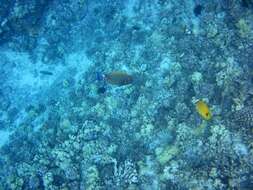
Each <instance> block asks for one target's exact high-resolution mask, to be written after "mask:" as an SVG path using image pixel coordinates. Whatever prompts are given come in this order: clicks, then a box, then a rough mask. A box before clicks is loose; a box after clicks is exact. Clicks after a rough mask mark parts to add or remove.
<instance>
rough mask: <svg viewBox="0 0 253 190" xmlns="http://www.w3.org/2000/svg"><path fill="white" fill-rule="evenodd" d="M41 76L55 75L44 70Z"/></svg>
mask: <svg viewBox="0 0 253 190" xmlns="http://www.w3.org/2000/svg"><path fill="white" fill-rule="evenodd" d="M40 74H43V75H53V73H52V72H50V71H44V70H42V71H40Z"/></svg>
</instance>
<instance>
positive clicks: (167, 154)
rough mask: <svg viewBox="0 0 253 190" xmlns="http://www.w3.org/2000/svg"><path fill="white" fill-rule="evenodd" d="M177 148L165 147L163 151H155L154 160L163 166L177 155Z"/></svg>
mask: <svg viewBox="0 0 253 190" xmlns="http://www.w3.org/2000/svg"><path fill="white" fill-rule="evenodd" d="M179 152H180V151H179V148H178V147H177V146H175V145H171V146H167V147H165V148H164V149H162V148H157V149H156V150H155V153H156V158H157V160H158V162H159V163H160V164H161V165H165V164H166V163H168V162H169V161H171V160H172V159H173V158H175V157H176V156H177V155H178V154H179Z"/></svg>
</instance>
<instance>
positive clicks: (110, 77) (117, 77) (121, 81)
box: [105, 71, 133, 86]
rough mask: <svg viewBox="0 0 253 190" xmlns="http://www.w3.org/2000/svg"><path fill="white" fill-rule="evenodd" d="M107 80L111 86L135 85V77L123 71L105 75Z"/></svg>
mask: <svg viewBox="0 0 253 190" xmlns="http://www.w3.org/2000/svg"><path fill="white" fill-rule="evenodd" d="M105 80H106V82H108V83H109V84H114V85H118V86H124V85H128V84H132V83H133V76H132V75H129V74H127V73H125V72H122V71H113V72H111V73H108V74H105Z"/></svg>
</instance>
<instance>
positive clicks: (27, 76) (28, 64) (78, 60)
mask: <svg viewBox="0 0 253 190" xmlns="http://www.w3.org/2000/svg"><path fill="white" fill-rule="evenodd" d="M1 56H4V57H6V58H7V61H8V62H11V63H13V64H12V65H15V66H14V67H12V68H11V69H9V70H8V74H7V75H6V76H7V81H6V83H5V84H4V86H2V88H3V89H4V88H5V87H10V88H11V89H12V91H11V92H10V93H9V94H7V96H9V97H10V99H11V104H12V106H14V107H17V108H19V109H20V112H19V116H18V118H17V119H16V124H15V126H18V125H19V124H20V123H22V121H23V120H24V119H25V118H26V116H25V115H26V114H25V112H24V110H23V109H24V108H25V107H26V106H27V105H29V104H33V103H37V102H39V101H43V100H46V98H47V97H50V96H58V95H59V96H60V95H63V94H61V93H59V92H60V91H61V90H62V86H61V85H59V84H61V83H63V81H64V80H68V79H70V78H74V80H75V81H78V80H79V78H80V77H81V76H82V74H83V73H85V72H86V71H87V69H88V67H89V66H90V65H91V61H89V60H88V58H87V57H86V55H85V52H84V51H80V52H76V53H71V54H69V55H66V56H65V63H66V64H65V65H62V64H54V65H46V64H43V63H42V62H41V61H38V62H37V63H33V62H32V60H31V59H30V57H29V54H28V53H20V52H14V51H6V50H5V51H1V52H0V57H1ZM40 71H49V72H51V73H52V75H47V74H41V73H40ZM74 87H75V86H71V87H70V88H74ZM66 90H68V89H66ZM55 98H57V97H55Z"/></svg>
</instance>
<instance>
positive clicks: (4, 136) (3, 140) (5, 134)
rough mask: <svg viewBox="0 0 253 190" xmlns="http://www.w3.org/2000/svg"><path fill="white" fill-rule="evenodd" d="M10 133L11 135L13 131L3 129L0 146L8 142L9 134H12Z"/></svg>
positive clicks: (0, 132)
mask: <svg viewBox="0 0 253 190" xmlns="http://www.w3.org/2000/svg"><path fill="white" fill-rule="evenodd" d="M10 135H11V133H10V132H8V131H3V130H1V131H0V148H1V147H2V146H3V145H4V144H5V143H7V142H8V140H9V136H10Z"/></svg>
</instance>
